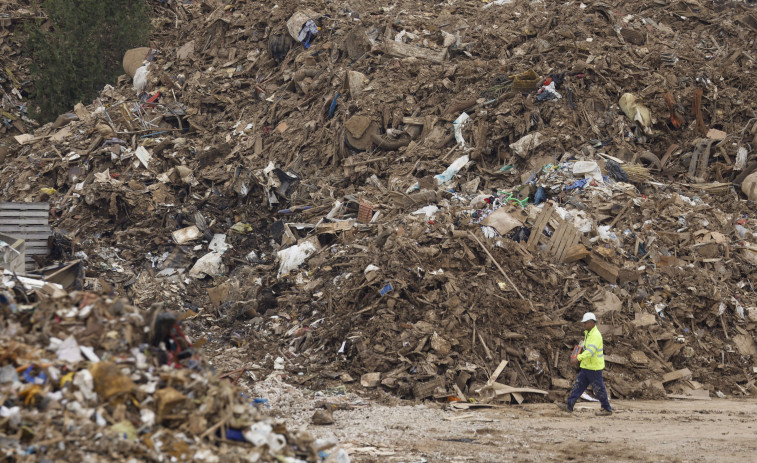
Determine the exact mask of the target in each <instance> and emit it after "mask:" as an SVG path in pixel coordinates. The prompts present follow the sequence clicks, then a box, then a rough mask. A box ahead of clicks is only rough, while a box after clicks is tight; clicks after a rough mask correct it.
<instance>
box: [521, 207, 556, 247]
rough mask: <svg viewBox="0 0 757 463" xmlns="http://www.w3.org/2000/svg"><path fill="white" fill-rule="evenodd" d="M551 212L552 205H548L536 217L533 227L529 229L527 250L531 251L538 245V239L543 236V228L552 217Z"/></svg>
mask: <svg viewBox="0 0 757 463" xmlns="http://www.w3.org/2000/svg"><path fill="white" fill-rule="evenodd" d="M553 210H554V208H553V207H552V205H549V206H547V207H546V208H545V209H544V210H543V211H542V212H541V214H539V216H538V217H536V221H535V222H534V226H533V228H532V229H531V236H529V237H528V243H527V245H526V249H527V250H529V251H533V250H534V248H535V247H536V245H537V244H538V242H539V238H540V237H541V236H543V234H544V227H545V226H546V225H547V222H548V221H549V218H550V217H551V216H552V212H553Z"/></svg>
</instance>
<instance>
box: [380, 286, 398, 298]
mask: <svg viewBox="0 0 757 463" xmlns="http://www.w3.org/2000/svg"><path fill="white" fill-rule="evenodd" d="M393 289H394V288H393V287H392V284H391V283H387V284H386V286H384V287H383V288H381V291H379V294H381V295H382V296H384V295H385V294H386V293H388V292H389V291H391V290H393Z"/></svg>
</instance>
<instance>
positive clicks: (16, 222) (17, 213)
mask: <svg viewBox="0 0 757 463" xmlns="http://www.w3.org/2000/svg"><path fill="white" fill-rule="evenodd" d="M49 214H50V205H49V204H48V203H0V233H5V234H7V235H10V236H13V237H16V238H20V239H22V240H24V241H25V243H26V269H27V270H31V269H34V267H35V262H34V260H33V259H32V256H34V255H36V256H46V255H47V254H48V253H49V249H48V245H47V239H48V238H49V237H50V225H49V224H48V216H49Z"/></svg>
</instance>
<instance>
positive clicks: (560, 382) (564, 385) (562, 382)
mask: <svg viewBox="0 0 757 463" xmlns="http://www.w3.org/2000/svg"><path fill="white" fill-rule="evenodd" d="M552 387H553V388H557V389H572V388H573V383H572V382H570V380H567V379H563V378H552Z"/></svg>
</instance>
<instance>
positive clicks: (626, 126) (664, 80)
mask: <svg viewBox="0 0 757 463" xmlns="http://www.w3.org/2000/svg"><path fill="white" fill-rule="evenodd" d="M155 11H156V19H155V22H156V23H157V24H158V26H159V27H158V28H157V29H156V32H155V36H154V38H153V46H154V47H156V48H155V49H149V48H148V49H143V50H141V51H140V50H138V51H135V52H134V53H132V55H131V58H129V59H130V60H131V61H129V60H127V59H125V61H124V66H125V69H126V70H127V71H128V73H129V75H128V76H127V77H125V78H123V79H122V80H120V81H119V83H118V85H114V86H109V87H107V88H106V89H104V90H103V92H102V94H101V96H100V98H98V99H97V100H96V101H94V102H92V103H91V104H80V105H77V106H76V108H74V109H73V112H72V113H70V114H69V115H67V116H66V117H62V118H61V119H60V120H59V122H58V123H56V124H48V125H46V126H44V127H41V128H39V129H37V130H35V131H34V133H24V134H20V135H15V137H14V142H13V144H12V146H10V147H9V155H8V157H7V159H6V161H5V163H4V164H2V165H1V166H0V173H1V176H0V177H1V178H2V183H1V184H0V195H2V197H3V198H4V201H19V202H30V201H36V202H39V201H42V202H48V203H49V204H50V224H51V226H52V227H53V229H54V233H53V236H52V237H51V239H50V241H51V250H50V256H49V257H48V258H47V259H46V261H44V262H40V264H41V265H46V264H48V263H49V261H51V260H59V261H66V260H71V259H78V260H80V261H81V262H82V264H83V265H84V266H85V272H84V273H85V275H84V278H83V286H84V288H87V289H92V290H95V291H100V290H105V291H113V292H114V293H115V294H118V295H121V296H124V297H128V298H129V300H130V301H131V302H132V303H133V304H134V305H136V306H141V307H147V306H149V305H150V304H152V303H155V302H159V301H160V302H164V303H166V304H168V306H169V307H171V308H172V309H173V310H176V311H178V312H182V311H185V312H187V313H190V311H191V313H190V315H191V318H192V320H190V321H187V322H186V323H187V325H188V326H189V327H191V329H192V332H193V333H195V334H196V335H197V336H198V337H200V336H204V337H206V338H207V339H208V341H209V343H208V346H211V347H212V348H213V349H214V350H215V351H223V353H221V354H219V355H221V356H227V357H228V356H231V355H233V356H236V357H238V358H244V359H251V360H250V361H251V362H252V363H254V364H255V365H256V368H258V367H259V368H261V369H262V370H265V372H266V373H267V372H270V371H276V372H277V374H281V375H283V376H285V377H286V378H287V379H288V380H290V381H292V382H295V383H299V384H304V385H307V386H310V387H314V388H318V387H324V386H327V385H330V384H332V383H334V382H337V383H338V382H346V383H350V382H352V381H358V380H359V383H360V384H362V386H364V387H379V386H380V387H382V388H384V389H386V390H389V391H393V392H395V393H396V394H397V395H398V396H400V397H403V398H415V399H425V398H429V397H436V398H446V397H448V396H456V397H460V396H461V395H466V394H469V393H470V392H471V391H475V390H477V389H479V388H480V387H481V385H483V384H486V383H487V381H488V379H489V377H490V375H491V372H492V371H494V370H495V368H496V367H497V366H498V365H500V364H501V362H502V361H503V360H506V361H508V362H509V363H508V366H507V367H506V369H505V370H503V371H502V370H501V372H500V373H499V376H498V381H501V382H502V383H506V384H507V385H509V386H512V387H518V388H531V389H534V388H535V389H539V390H541V389H544V390H552V391H555V392H556V393H557V394H561V393H563V392H564V391H565V389H566V388H568V387H569V385H570V381H571V379H572V378H573V376H574V375H575V373H574V371H573V367H572V366H570V365H569V363H568V360H569V353H570V351H571V349H572V348H573V346H574V344H575V343H576V342H577V341H578V340H579V339H581V332H580V329H579V327H578V326H577V325H576V323H575V321H576V320H578V319H579V318H580V314H581V313H583V312H585V311H588V310H591V311H594V312H595V313H597V314H598V316H599V317H600V320H599V321H600V329H601V330H602V332H603V334H604V336H605V340H606V341H605V342H606V348H605V351H606V354H607V361H608V367H607V371H606V379H607V383H608V386H609V388H610V389H611V392H612V393H613V395H615V396H620V397H662V396H665V395H671V396H678V397H695V396H696V397H703V396H707V397H709V395H710V394H711V393H712V394H719V395H722V394H728V395H730V394H737V395H751V394H754V393H755V392H757V388H755V375H757V370H756V368H757V367H756V366H755V365H756V364H755V356H757V350H756V349H755V344H754V339H753V338H754V335H755V332H756V331H755V329H756V328H757V324H756V323H757V309H756V308H755V307H757V292H755V290H754V287H753V283H754V282H755V281H756V280H757V275H756V274H757V244H755V243H757V238H756V237H755V233H757V228H756V225H757V221H756V220H757V219H756V218H755V213H754V203H753V202H752V201H753V200H755V199H756V198H755V190H754V188H753V185H754V184H755V183H757V177H755V175H753V172H754V171H755V170H757V161H756V160H755V158H756V156H755V154H756V153H755V152H754V149H753V147H754V145H755V143H757V120H755V119H754V114H755V101H757V100H756V99H755V98H754V97H755V95H754V93H755V90H754V89H753V88H751V87H750V86H748V85H744V82H745V80H749V78H748V77H749V76H751V75H753V73H754V71H755V57H754V56H753V53H751V52H750V51H749V50H751V49H753V45H754V42H755V38H756V37H757V15H755V13H754V11H753V10H752V9H750V7H748V6H747V5H745V4H743V3H738V2H730V3H727V4H714V3H706V4H705V3H701V2H697V1H688V0H687V1H674V2H641V3H639V2H636V3H629V2H616V3H615V4H608V3H603V2H587V3H586V4H584V3H575V2H568V3H564V2H554V1H543V2H530V1H525V0H516V1H514V2H511V3H508V2H502V1H494V2H489V3H486V4H482V3H481V2H477V1H449V2H445V3H443V4H442V5H436V4H434V5H431V4H429V5H424V4H418V3H411V2H404V1H400V2H398V3H397V4H395V5H394V6H390V7H384V6H378V5H376V4H375V2H351V3H350V4H349V5H347V4H336V3H332V2H328V3H327V2H319V1H306V2H297V4H296V5H294V4H293V5H289V4H287V5H276V6H273V5H271V4H268V3H264V2H257V1H248V2H229V3H224V2H221V1H220V0H216V1H211V0H205V1H198V2H192V3H188V4H181V3H174V2H169V3H167V4H162V5H161V6H156V9H155ZM261 13H263V14H261ZM260 18H263V19H260ZM745 44H751V45H750V46H745ZM750 47H751V48H750ZM135 54H136V56H137V60H136V63H135V62H134V61H133V56H135ZM127 61H129V62H128V63H127ZM0 231H2V230H0ZM230 345H231V346H233V348H226V347H225V346H230ZM256 377H257V376H256ZM490 386H491V384H490ZM455 388H457V389H459V390H456V389H455ZM516 393H517V392H516ZM513 397H516V399H518V396H516V395H515V394H513Z"/></svg>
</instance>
